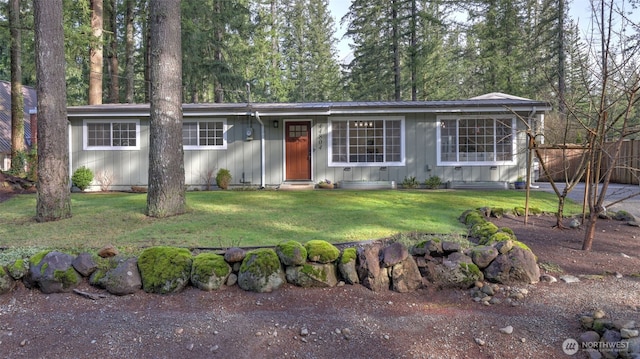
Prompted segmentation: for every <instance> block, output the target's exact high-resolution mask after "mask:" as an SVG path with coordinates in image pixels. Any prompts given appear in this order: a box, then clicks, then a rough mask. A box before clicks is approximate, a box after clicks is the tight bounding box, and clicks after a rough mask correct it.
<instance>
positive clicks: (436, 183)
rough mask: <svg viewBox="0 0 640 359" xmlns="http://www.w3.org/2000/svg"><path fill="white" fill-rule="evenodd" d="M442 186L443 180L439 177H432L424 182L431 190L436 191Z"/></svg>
mask: <svg viewBox="0 0 640 359" xmlns="http://www.w3.org/2000/svg"><path fill="white" fill-rule="evenodd" d="M441 184H442V179H440V177H438V176H431V177H429V178H427V179H426V180H425V181H424V185H425V186H427V188H429V189H436V188H438V187H440V185H441Z"/></svg>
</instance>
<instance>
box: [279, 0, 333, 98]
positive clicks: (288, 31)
mask: <svg viewBox="0 0 640 359" xmlns="http://www.w3.org/2000/svg"><path fill="white" fill-rule="evenodd" d="M284 6H285V9H286V10H285V12H284V14H285V18H286V22H285V25H284V28H283V35H284V36H283V42H282V53H283V61H284V65H285V68H286V76H287V78H288V79H289V81H290V86H289V94H288V96H287V97H288V98H287V99H288V101H291V102H312V101H329V100H332V99H336V98H339V97H340V94H339V87H340V68H339V66H338V64H337V62H336V59H335V47H334V46H335V37H334V36H333V32H334V30H333V27H334V23H333V18H332V17H331V15H330V13H329V10H328V1H327V0H293V1H288V2H287V1H285V2H284Z"/></svg>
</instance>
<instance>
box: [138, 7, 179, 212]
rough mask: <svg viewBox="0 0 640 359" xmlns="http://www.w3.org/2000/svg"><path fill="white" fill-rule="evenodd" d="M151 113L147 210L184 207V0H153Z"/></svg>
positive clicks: (175, 210) (169, 210)
mask: <svg viewBox="0 0 640 359" xmlns="http://www.w3.org/2000/svg"><path fill="white" fill-rule="evenodd" d="M149 4H150V14H149V15H150V16H149V20H150V22H151V23H150V26H151V43H150V45H151V69H150V70H151V114H150V120H149V192H148V194H147V210H146V213H147V215H148V216H150V217H168V216H174V215H179V214H182V213H184V211H185V206H186V198H185V185H184V181H185V179H184V154H183V147H182V135H181V134H182V53H181V35H180V28H181V26H180V0H150V3H149Z"/></svg>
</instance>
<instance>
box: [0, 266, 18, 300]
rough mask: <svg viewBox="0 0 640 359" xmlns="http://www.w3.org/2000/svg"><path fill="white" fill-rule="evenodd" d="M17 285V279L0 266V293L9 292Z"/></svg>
mask: <svg viewBox="0 0 640 359" xmlns="http://www.w3.org/2000/svg"><path fill="white" fill-rule="evenodd" d="M15 286H16V281H15V280H14V279H13V278H12V277H11V276H10V275H9V273H7V271H6V270H5V269H4V267H3V266H0V294H5V293H9V292H10V291H11V290H12V289H13V288H14V287H15Z"/></svg>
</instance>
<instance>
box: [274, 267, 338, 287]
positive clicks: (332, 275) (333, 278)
mask: <svg viewBox="0 0 640 359" xmlns="http://www.w3.org/2000/svg"><path fill="white" fill-rule="evenodd" d="M286 276H287V281H288V282H289V283H291V284H295V285H297V286H299V287H304V288H308V287H320V288H326V287H334V286H336V285H337V284H338V277H337V272H336V266H335V265H334V264H333V263H325V264H322V263H307V264H304V265H301V266H290V267H287V270H286Z"/></svg>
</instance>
